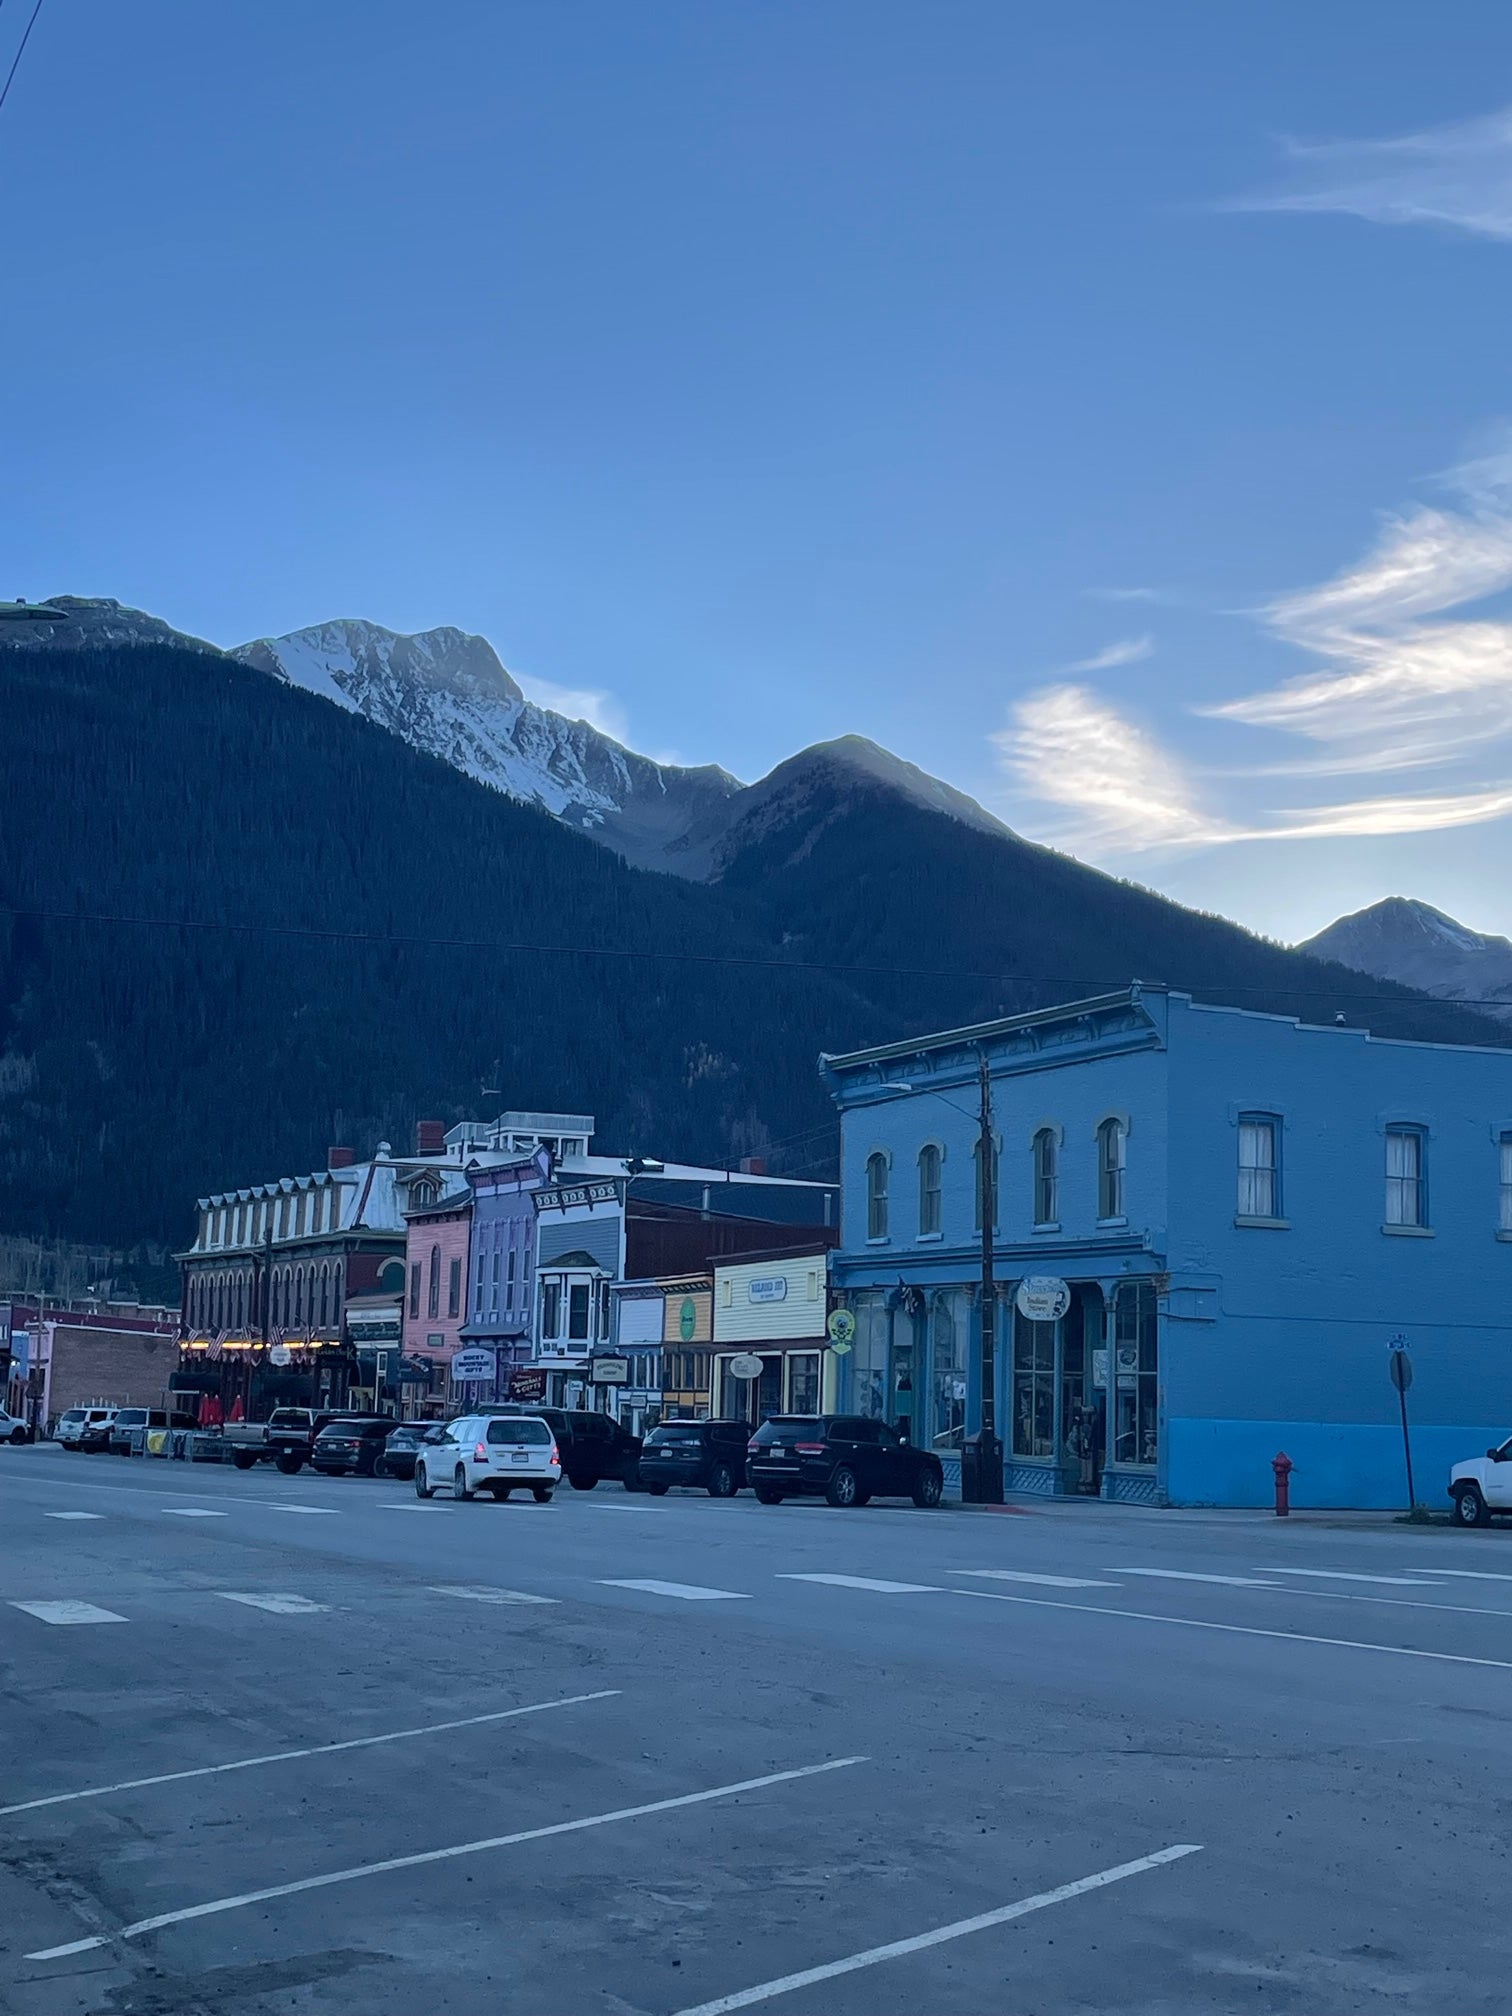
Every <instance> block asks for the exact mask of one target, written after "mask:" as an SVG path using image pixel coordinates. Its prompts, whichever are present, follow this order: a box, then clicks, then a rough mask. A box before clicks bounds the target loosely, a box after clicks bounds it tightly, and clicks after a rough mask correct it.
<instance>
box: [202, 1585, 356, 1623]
mask: <svg viewBox="0 0 1512 2016" xmlns="http://www.w3.org/2000/svg"><path fill="white" fill-rule="evenodd" d="M210 1593H211V1595H212V1596H219V1598H220V1599H221V1601H222V1602H223V1603H245V1604H246V1605H247V1607H248V1609H250V1610H271V1611H272V1612H273V1614H274V1616H275V1617H309V1616H312V1615H313V1614H314V1613H315V1612H316V1611H317V1610H328V1609H329V1608H330V1605H329V1604H328V1603H312V1602H311V1601H310V1599H309V1597H308V1596H274V1595H266V1596H260V1595H250V1594H246V1593H243V1592H241V1591H239V1590H236V1589H212V1590H211V1592H210Z"/></svg>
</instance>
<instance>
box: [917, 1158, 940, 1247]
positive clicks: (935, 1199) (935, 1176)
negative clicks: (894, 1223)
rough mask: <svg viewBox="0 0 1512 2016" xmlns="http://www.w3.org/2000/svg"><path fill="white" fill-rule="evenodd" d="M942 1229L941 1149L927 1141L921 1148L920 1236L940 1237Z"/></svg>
mask: <svg viewBox="0 0 1512 2016" xmlns="http://www.w3.org/2000/svg"><path fill="white" fill-rule="evenodd" d="M939 1230H940V1150H939V1148H938V1146H937V1144H936V1143H935V1142H933V1141H926V1142H925V1143H924V1146H923V1147H922V1148H921V1149H920V1150H919V1237H920V1238H921V1239H929V1238H935V1237H938V1235H939Z"/></svg>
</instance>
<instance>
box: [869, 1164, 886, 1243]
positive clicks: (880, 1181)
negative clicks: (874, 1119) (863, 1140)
mask: <svg viewBox="0 0 1512 2016" xmlns="http://www.w3.org/2000/svg"><path fill="white" fill-rule="evenodd" d="M866 1236H867V1238H868V1239H885V1238H886V1237H887V1157H886V1156H885V1155H884V1154H883V1153H882V1151H881V1149H880V1148H879V1149H876V1150H875V1151H874V1152H873V1153H872V1154H870V1155H868V1156H867V1158H866Z"/></svg>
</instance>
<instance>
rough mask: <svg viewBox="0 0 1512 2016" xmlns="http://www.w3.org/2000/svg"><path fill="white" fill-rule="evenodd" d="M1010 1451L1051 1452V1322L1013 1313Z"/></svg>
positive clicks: (1053, 1393)
mask: <svg viewBox="0 0 1512 2016" xmlns="http://www.w3.org/2000/svg"><path fill="white" fill-rule="evenodd" d="M1013 1453H1014V1455H1015V1456H1053V1455H1054V1454H1055V1325H1054V1324H1053V1323H1033V1322H1031V1321H1030V1320H1029V1318H1028V1317H1026V1316H1021V1315H1019V1313H1018V1311H1017V1310H1015V1311H1014V1316H1013Z"/></svg>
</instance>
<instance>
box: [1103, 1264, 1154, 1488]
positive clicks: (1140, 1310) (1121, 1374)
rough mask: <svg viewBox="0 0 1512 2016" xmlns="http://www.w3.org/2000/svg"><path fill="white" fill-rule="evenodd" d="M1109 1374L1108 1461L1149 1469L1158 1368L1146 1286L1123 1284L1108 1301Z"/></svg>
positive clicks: (1151, 1299)
mask: <svg viewBox="0 0 1512 2016" xmlns="http://www.w3.org/2000/svg"><path fill="white" fill-rule="evenodd" d="M1113 1372H1114V1381H1115V1393H1114V1403H1115V1414H1114V1422H1115V1425H1114V1432H1113V1460H1114V1462H1115V1463H1120V1464H1123V1465H1125V1466H1126V1467H1137V1468H1141V1469H1153V1468H1154V1466H1155V1462H1156V1459H1157V1457H1158V1455H1159V1450H1160V1413H1159V1403H1160V1396H1159V1385H1160V1365H1159V1321H1158V1317H1157V1313H1156V1306H1155V1288H1154V1284H1153V1283H1152V1282H1149V1281H1125V1282H1124V1283H1123V1284H1122V1285H1121V1286H1120V1288H1119V1290H1118V1293H1117V1295H1116V1296H1115V1298H1114V1302H1113Z"/></svg>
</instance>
